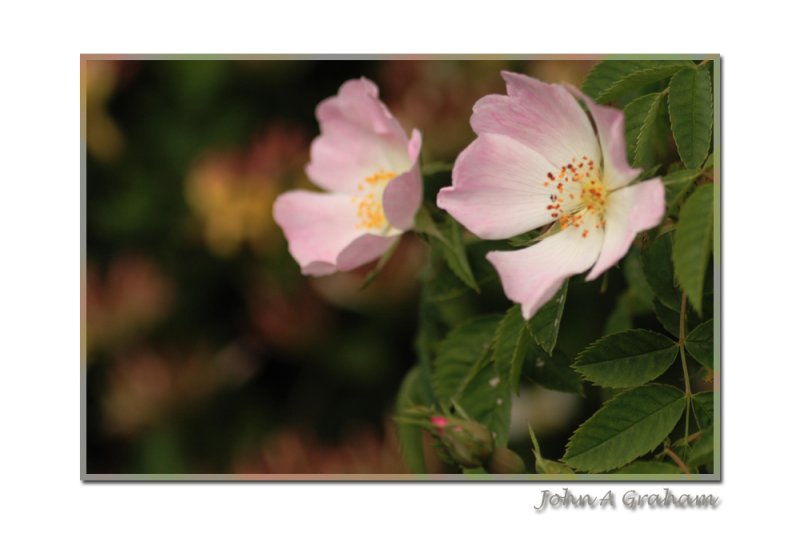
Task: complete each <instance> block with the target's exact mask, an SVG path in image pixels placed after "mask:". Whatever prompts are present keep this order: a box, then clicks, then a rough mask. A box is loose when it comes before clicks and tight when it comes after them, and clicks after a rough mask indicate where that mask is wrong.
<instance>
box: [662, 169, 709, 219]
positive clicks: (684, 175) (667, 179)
mask: <svg viewBox="0 0 800 534" xmlns="http://www.w3.org/2000/svg"><path fill="white" fill-rule="evenodd" d="M702 173H703V170H702V169H681V170H678V171H674V172H671V173H669V174H668V175H666V176H664V177H663V178H662V179H661V181H662V182H663V183H664V189H666V192H667V213H672V212H674V211H675V209H676V208H677V207H678V205H679V204H680V203H681V202H682V201H683V198H684V197H685V196H686V194H687V193H688V192H689V191H690V190H691V189H692V186H693V185H694V181H695V180H696V179H697V177H698V176H700V175H701V174H702Z"/></svg>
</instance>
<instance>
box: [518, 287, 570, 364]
mask: <svg viewBox="0 0 800 534" xmlns="http://www.w3.org/2000/svg"><path fill="white" fill-rule="evenodd" d="M568 286H569V279H567V280H566V281H565V282H564V285H562V286H561V289H559V290H558V292H557V293H556V294H555V295H554V296H553V298H551V299H550V300H549V301H547V303H546V304H545V305H544V306H542V307H541V308H540V309H539V311H538V312H536V315H534V316H533V317H531V320H530V321H529V322H528V328H529V330H530V332H531V334H533V338H534V339H535V340H536V342H537V343H538V344H539V346H540V347H542V348H543V349H544V350H545V351H546V352H547V353H548V354H552V353H553V349H554V348H555V346H556V341H557V340H558V330H559V328H560V327H561V317H562V316H563V315H564V304H565V303H566V302H567V287H568Z"/></svg>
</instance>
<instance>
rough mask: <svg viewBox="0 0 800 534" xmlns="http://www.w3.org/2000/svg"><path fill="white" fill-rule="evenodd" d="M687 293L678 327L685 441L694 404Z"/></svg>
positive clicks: (682, 301) (683, 295)
mask: <svg viewBox="0 0 800 534" xmlns="http://www.w3.org/2000/svg"><path fill="white" fill-rule="evenodd" d="M685 344H686V292H685V291H684V292H682V293H681V315H680V323H679V326H678V347H679V348H680V352H681V366H682V367H683V383H684V386H685V388H686V389H685V391H686V428H685V429H684V439H688V438H689V411H690V410H691V402H692V385H691V380H690V378H689V366H688V365H687V363H686V348H685V347H684V345H685Z"/></svg>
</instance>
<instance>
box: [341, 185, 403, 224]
mask: <svg viewBox="0 0 800 534" xmlns="http://www.w3.org/2000/svg"><path fill="white" fill-rule="evenodd" d="M396 176H397V173H395V172H391V171H384V170H380V171H378V172H376V173H375V174H372V175H370V176H367V177H366V178H364V180H363V181H362V182H361V183H360V184H358V192H359V194H358V195H357V196H354V197H353V199H352V200H353V203H354V204H355V205H356V210H357V214H358V223H357V224H356V229H358V230H385V229H387V228H388V227H389V223H388V221H387V220H386V214H385V213H384V212H383V202H382V200H383V190H384V189H386V186H387V185H388V184H389V182H390V181H392V179H393V178H395V177H396Z"/></svg>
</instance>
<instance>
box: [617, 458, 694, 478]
mask: <svg viewBox="0 0 800 534" xmlns="http://www.w3.org/2000/svg"><path fill="white" fill-rule="evenodd" d="M613 473H614V474H617V475H679V474H681V470H680V469H679V468H678V466H677V465H675V464H673V463H668V462H656V461H653V460H637V461H635V462H633V463H630V464H628V465H626V466H625V467H620V468H619V469H617V470H615V471H613Z"/></svg>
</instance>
